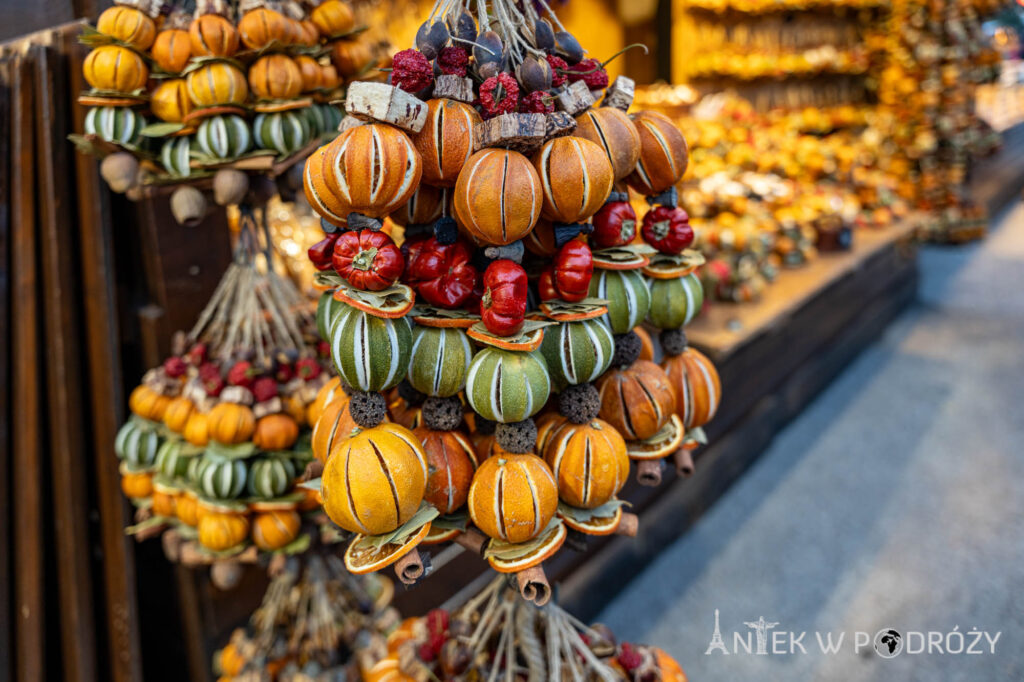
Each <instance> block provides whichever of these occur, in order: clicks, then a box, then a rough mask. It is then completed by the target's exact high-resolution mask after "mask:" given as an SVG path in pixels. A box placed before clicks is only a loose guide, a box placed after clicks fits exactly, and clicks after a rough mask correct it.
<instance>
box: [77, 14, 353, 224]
mask: <svg viewBox="0 0 1024 682" xmlns="http://www.w3.org/2000/svg"><path fill="white" fill-rule="evenodd" d="M236 18H237V21H236ZM359 32H360V30H359V29H358V28H357V27H356V26H355V18H354V16H353V12H352V10H351V8H350V7H349V6H348V5H347V4H345V3H344V2H342V0H322V2H321V1H318V0H305V2H304V3H302V4H300V3H299V2H298V1H297V0H239V1H238V2H237V3H236V2H231V1H229V0H199V2H197V3H196V10H195V13H194V15H190V14H187V13H186V12H185V10H184V5H183V4H182V5H176V4H172V5H161V3H158V2H153V1H151V0H120V2H118V3H117V4H116V5H115V6H114V7H111V8H109V9H108V10H106V11H105V12H104V13H103V14H101V15H100V17H99V19H98V21H97V25H96V28H95V29H92V28H89V27H87V28H86V30H85V33H84V34H83V36H82V41H83V42H85V43H87V44H88V45H90V46H92V47H93V49H92V51H91V52H90V53H89V55H88V56H87V57H86V60H85V62H84V64H83V72H84V75H85V78H86V80H87V81H88V83H89V84H90V85H91V86H92V88H93V89H92V90H91V91H90V92H87V93H83V95H82V96H81V97H80V101H81V102H82V103H83V104H85V105H87V106H89V107H91V108H90V110H89V112H88V114H87V116H86V119H85V130H84V135H80V136H72V139H73V140H74V141H75V142H76V143H77V144H78V145H79V146H80V147H81V148H82V149H83V150H85V151H88V152H90V153H93V154H95V155H97V156H99V157H101V158H102V159H103V162H102V165H101V173H102V175H103V177H104V178H105V179H106V180H107V182H108V184H109V185H110V187H111V189H113V190H114V191H116V192H128V193H129V196H130V197H132V198H139V197H141V196H144V195H146V194H151V193H153V192H156V191H158V188H159V187H162V186H168V187H177V189H176V190H175V191H174V194H173V195H172V200H171V208H172V211H173V212H174V215H175V217H176V218H177V219H178V220H179V222H183V223H194V222H198V221H199V220H201V219H202V218H203V216H204V214H205V213H206V210H207V209H206V200H205V198H204V195H203V192H202V191H201V190H202V189H208V188H211V187H212V190H213V195H214V199H215V200H216V202H217V203H218V204H220V205H232V204H239V203H241V202H242V201H243V199H244V198H245V196H246V193H247V190H248V187H249V177H248V175H249V174H250V173H256V174H262V175H267V176H269V177H271V178H277V177H278V176H280V175H282V174H283V173H284V172H285V171H286V170H288V168H290V167H291V166H292V165H294V164H295V163H296V162H298V161H300V160H302V159H303V158H304V157H305V154H307V153H308V151H310V145H311V143H313V142H315V141H316V140H318V139H319V138H320V137H321V136H324V135H333V134H334V133H335V131H336V130H337V126H338V124H339V123H340V121H341V117H342V112H341V110H340V109H339V108H338V107H336V106H335V105H333V104H332V103H331V102H332V101H334V100H337V99H338V98H339V97H340V96H341V91H340V88H341V85H342V83H343V80H344V79H353V78H357V77H361V76H363V75H364V73H365V70H366V69H367V68H368V67H369V65H370V62H372V61H373V57H372V54H371V52H370V49H369V47H367V46H365V45H362V43H360V42H359V41H358V34H359ZM342 45H346V46H347V45H359V46H360V47H359V48H358V51H361V52H365V56H366V58H365V59H363V58H362V57H360V58H359V59H358V60H357V61H358V68H352V65H351V64H350V63H349V62H348V61H345V60H339V59H337V58H335V59H334V61H333V63H332V62H331V61H329V60H328V56H329V55H330V54H332V51H334V52H337V51H338V49H339V46H342ZM154 119H155V120H154ZM211 175H212V176H213V180H212V184H211V183H210V181H209V178H210V176H211Z"/></svg>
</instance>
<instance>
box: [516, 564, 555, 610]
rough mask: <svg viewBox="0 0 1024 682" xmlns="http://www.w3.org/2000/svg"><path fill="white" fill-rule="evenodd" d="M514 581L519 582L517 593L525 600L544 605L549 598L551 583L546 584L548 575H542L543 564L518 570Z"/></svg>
mask: <svg viewBox="0 0 1024 682" xmlns="http://www.w3.org/2000/svg"><path fill="white" fill-rule="evenodd" d="M516 581H517V582H518V583H519V593H520V594H521V595H523V599H525V600H526V601H531V602H533V603H534V604H536V605H537V606H544V605H545V604H547V603H548V601H549V600H550V599H551V585H549V584H548V577H547V576H546V575H544V567H543V566H541V565H537V566H532V567H530V568H526V569H523V570H522V571H519V572H518V573H516Z"/></svg>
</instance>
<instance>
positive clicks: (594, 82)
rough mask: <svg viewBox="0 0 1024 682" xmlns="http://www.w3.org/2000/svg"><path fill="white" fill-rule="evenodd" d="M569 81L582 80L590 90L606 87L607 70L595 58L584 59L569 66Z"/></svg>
mask: <svg viewBox="0 0 1024 682" xmlns="http://www.w3.org/2000/svg"><path fill="white" fill-rule="evenodd" d="M568 76H569V81H570V82H572V83H575V82H576V81H583V82H584V83H586V84H587V87H588V88H590V89H591V90H602V89H604V88H607V87H608V72H607V71H605V70H604V67H603V66H601V62H599V61H597V60H596V59H584V60H583V61H581V62H580V63H579V64H574V65H573V66H571V67H569V73H568Z"/></svg>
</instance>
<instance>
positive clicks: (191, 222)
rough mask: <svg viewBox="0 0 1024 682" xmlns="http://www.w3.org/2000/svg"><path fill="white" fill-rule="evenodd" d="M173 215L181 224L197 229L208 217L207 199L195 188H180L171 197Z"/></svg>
mask: <svg viewBox="0 0 1024 682" xmlns="http://www.w3.org/2000/svg"><path fill="white" fill-rule="evenodd" d="M171 214H172V215H174V219H175V220H177V221H178V223H179V224H181V225H186V226H188V227H195V226H196V225H198V224H199V223H200V222H202V220H203V216H205V215H206V198H205V197H204V196H203V193H202V192H200V191H199V190H198V189H196V188H195V187H192V186H189V185H185V186H183V187H179V188H178V189H176V190H174V194H172V195H171Z"/></svg>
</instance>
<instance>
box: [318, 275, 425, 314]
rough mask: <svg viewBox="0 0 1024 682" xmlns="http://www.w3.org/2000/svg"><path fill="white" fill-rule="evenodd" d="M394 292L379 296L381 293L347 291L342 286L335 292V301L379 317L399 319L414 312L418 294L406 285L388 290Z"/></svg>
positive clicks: (394, 286) (395, 285) (356, 290)
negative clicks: (411, 311) (413, 308)
mask: <svg viewBox="0 0 1024 682" xmlns="http://www.w3.org/2000/svg"><path fill="white" fill-rule="evenodd" d="M392 289H393V290H394V292H393V294H391V295H387V296H381V295H379V294H380V292H368V291H359V290H358V289H347V288H346V287H343V286H340V287H338V288H337V289H336V290H335V291H334V300H336V301H341V302H342V303H347V304H349V305H350V306H352V307H353V308H355V309H357V310H361V311H363V312H364V313H369V314H370V315H376V316H377V317H385V318H390V319H394V318H398V317H403V316H404V315H405V314H406V313H407V312H409V311H410V310H412V306H413V304H414V303H415V302H416V294H414V293H413V291H412V289H410V288H409V287H407V286H406V285H404V284H398V283H395V284H393V285H391V287H389V288H388V291H389V292H390V291H391V290H392Z"/></svg>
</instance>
